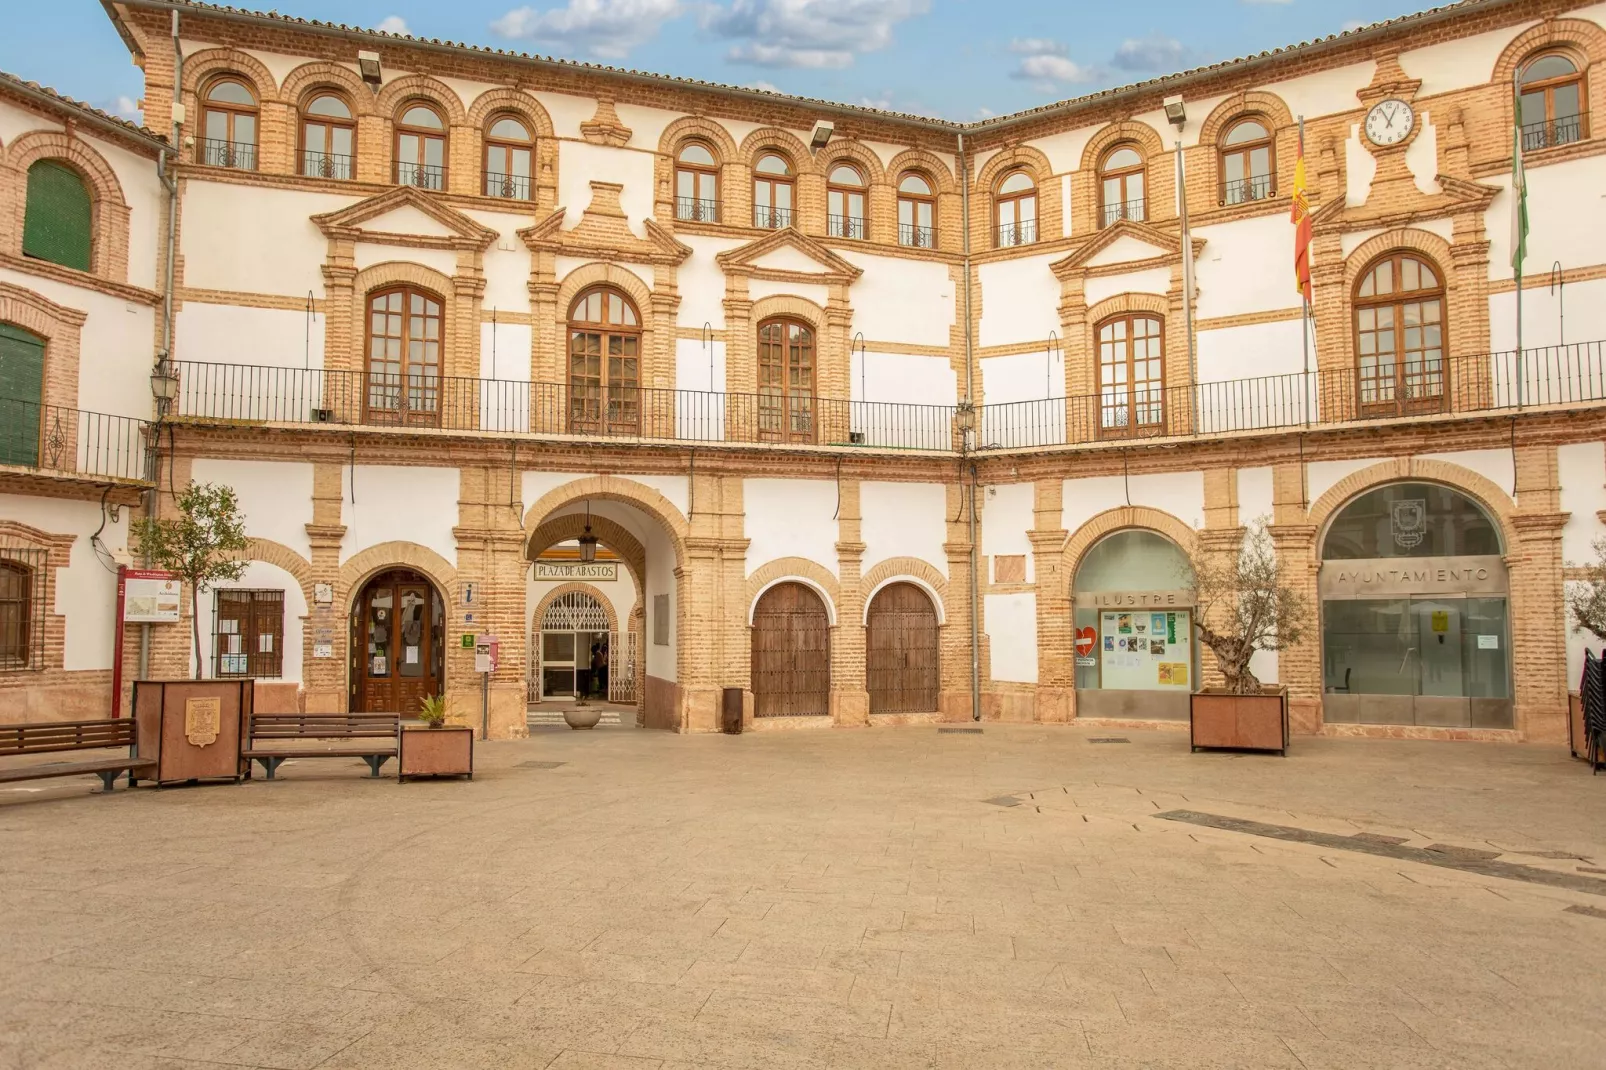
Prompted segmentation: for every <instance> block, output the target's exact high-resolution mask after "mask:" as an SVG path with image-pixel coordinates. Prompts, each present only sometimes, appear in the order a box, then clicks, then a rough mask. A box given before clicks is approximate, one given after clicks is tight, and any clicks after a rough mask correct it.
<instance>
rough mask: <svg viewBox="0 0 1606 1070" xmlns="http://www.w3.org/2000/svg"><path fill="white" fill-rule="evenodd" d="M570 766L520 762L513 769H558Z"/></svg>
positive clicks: (565, 763) (559, 763) (561, 763)
mask: <svg viewBox="0 0 1606 1070" xmlns="http://www.w3.org/2000/svg"><path fill="white" fill-rule="evenodd" d="M568 764H569V763H568V762H520V763H519V764H518V765H515V766H514V767H513V768H515V769H556V768H557V767H558V766H560V765H568Z"/></svg>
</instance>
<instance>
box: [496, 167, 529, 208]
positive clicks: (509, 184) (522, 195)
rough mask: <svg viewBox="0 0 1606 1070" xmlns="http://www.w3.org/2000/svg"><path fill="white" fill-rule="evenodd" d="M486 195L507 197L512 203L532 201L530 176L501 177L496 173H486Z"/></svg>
mask: <svg viewBox="0 0 1606 1070" xmlns="http://www.w3.org/2000/svg"><path fill="white" fill-rule="evenodd" d="M485 195H486V196H487V197H505V198H507V199H508V200H512V201H527V200H529V199H530V176H529V175H501V174H497V173H496V172H495V171H487V172H485Z"/></svg>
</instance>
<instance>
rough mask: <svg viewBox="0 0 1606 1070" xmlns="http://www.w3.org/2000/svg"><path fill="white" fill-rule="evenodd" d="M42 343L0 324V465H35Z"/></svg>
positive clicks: (41, 392) (41, 389) (42, 380)
mask: <svg viewBox="0 0 1606 1070" xmlns="http://www.w3.org/2000/svg"><path fill="white" fill-rule="evenodd" d="M44 388H45V343H44V340H43V339H41V338H36V337H35V336H33V335H31V334H29V333H28V332H27V331H24V330H22V329H20V328H17V327H13V326H11V325H10V324H7V323H0V464H20V465H26V466H28V467H30V468H35V467H38V465H39V418H40V415H41V403H42V401H43V400H44Z"/></svg>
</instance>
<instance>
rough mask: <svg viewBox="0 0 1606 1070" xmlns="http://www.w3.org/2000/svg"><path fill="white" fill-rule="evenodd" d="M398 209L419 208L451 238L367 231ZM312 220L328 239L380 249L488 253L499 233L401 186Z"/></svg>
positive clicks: (433, 199)
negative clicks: (370, 224) (366, 225)
mask: <svg viewBox="0 0 1606 1070" xmlns="http://www.w3.org/2000/svg"><path fill="white" fill-rule="evenodd" d="M398 208H416V209H417V210H418V211H420V212H422V213H424V214H425V215H426V216H428V217H429V218H431V219H433V220H434V221H435V222H437V223H439V224H440V225H441V226H442V227H445V228H446V229H447V230H449V231H451V232H452V233H451V234H450V235H438V234H425V235H421V234H394V233H390V232H388V231H375V230H368V229H366V228H364V227H363V224H364V223H366V222H368V221H369V220H371V219H378V218H380V217H381V216H383V215H385V214H386V213H388V212H393V211H395V210H396V209H398ZM311 218H312V222H313V224H314V225H315V226H317V228H318V229H319V230H321V231H322V232H323V233H324V236H325V237H328V238H331V239H345V240H347V241H361V242H370V243H373V244H377V245H406V246H412V247H421V248H437V249H468V250H477V251H484V250H485V249H486V248H488V247H489V246H490V244H491V243H492V242H493V241H495V240H496V231H494V230H492V229H491V228H490V227H487V226H484V225H482V224H480V223H477V222H475V221H474V220H472V219H470V218H469V217H468V216H466V215H464V214H463V213H462V212H459V211H458V210H457V209H455V208H453V207H451V206H450V205H446V204H442V203H441V202H440V201H439V200H437V199H435V198H434V197H431V196H429V195H428V194H426V193H423V192H422V191H420V190H419V189H418V188H417V187H416V186H397V187H395V188H394V189H391V190H389V191H387V192H385V193H381V194H379V195H377V196H374V197H368V198H366V199H364V200H361V201H358V202H357V203H356V204H352V205H348V206H347V207H345V208H342V209H340V210H339V211H336V212H324V213H322V214H320V215H315V216H312V217H311Z"/></svg>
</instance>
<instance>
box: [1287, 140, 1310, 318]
mask: <svg viewBox="0 0 1606 1070" xmlns="http://www.w3.org/2000/svg"><path fill="white" fill-rule="evenodd" d="M1290 218H1292V220H1293V223H1294V288H1295V289H1297V290H1298V291H1299V293H1300V296H1301V297H1303V298H1304V299H1305V305H1306V306H1307V307H1309V305H1310V303H1311V292H1310V199H1309V198H1308V197H1307V196H1306V194H1305V121H1304V119H1300V122H1299V152H1298V155H1296V156H1295V157H1294V205H1293V212H1292V214H1291V217H1290Z"/></svg>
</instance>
